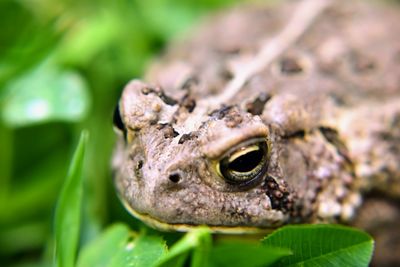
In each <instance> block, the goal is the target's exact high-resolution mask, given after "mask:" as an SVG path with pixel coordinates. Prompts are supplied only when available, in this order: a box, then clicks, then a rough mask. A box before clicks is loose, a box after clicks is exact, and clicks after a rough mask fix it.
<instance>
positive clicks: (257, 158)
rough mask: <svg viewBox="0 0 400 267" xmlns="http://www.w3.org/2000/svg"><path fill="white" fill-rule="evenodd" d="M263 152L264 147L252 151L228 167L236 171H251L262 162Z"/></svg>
mask: <svg viewBox="0 0 400 267" xmlns="http://www.w3.org/2000/svg"><path fill="white" fill-rule="evenodd" d="M263 154H264V153H263V151H262V149H258V150H255V151H251V152H249V153H246V154H244V155H243V156H241V157H238V158H237V159H235V160H234V161H232V162H231V163H229V165H228V168H229V169H230V170H232V171H236V172H249V171H251V170H253V169H254V168H255V167H257V165H258V164H259V163H260V162H261V160H262V158H263Z"/></svg>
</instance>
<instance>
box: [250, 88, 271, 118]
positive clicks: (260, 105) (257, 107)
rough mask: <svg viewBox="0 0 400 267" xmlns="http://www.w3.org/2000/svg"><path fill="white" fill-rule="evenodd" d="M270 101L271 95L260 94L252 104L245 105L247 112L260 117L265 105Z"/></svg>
mask: <svg viewBox="0 0 400 267" xmlns="http://www.w3.org/2000/svg"><path fill="white" fill-rule="evenodd" d="M270 99H271V95H269V94H267V93H261V94H260V95H259V96H258V97H257V98H256V99H255V100H254V101H253V102H251V103H247V104H246V110H247V112H249V113H251V114H253V115H261V114H262V112H263V110H264V106H265V103H267V102H268V100H270Z"/></svg>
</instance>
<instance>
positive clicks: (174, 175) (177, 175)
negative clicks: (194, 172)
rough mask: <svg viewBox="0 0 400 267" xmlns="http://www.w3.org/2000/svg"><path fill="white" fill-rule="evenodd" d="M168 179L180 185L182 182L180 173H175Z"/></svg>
mask: <svg viewBox="0 0 400 267" xmlns="http://www.w3.org/2000/svg"><path fill="white" fill-rule="evenodd" d="M168 178H169V180H170V181H171V182H173V183H178V182H179V181H180V180H181V176H180V175H179V174H178V173H173V174H171V175H170V176H169V177H168Z"/></svg>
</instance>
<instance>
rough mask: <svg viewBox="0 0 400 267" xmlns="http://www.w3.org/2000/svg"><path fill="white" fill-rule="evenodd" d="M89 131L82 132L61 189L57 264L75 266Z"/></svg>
mask: <svg viewBox="0 0 400 267" xmlns="http://www.w3.org/2000/svg"><path fill="white" fill-rule="evenodd" d="M87 139H88V133H87V132H86V131H84V132H82V134H81V137H80V140H79V144H78V147H77V149H76V150H75V153H74V156H73V158H72V162H71V165H70V169H69V172H68V175H67V178H66V180H65V183H64V185H63V188H62V190H61V194H60V197H59V200H58V204H57V209H56V216H55V242H56V251H55V252H56V253H55V256H56V264H57V266H58V267H73V266H75V259H76V252H77V248H78V242H79V230H80V221H81V204H82V191H83V189H82V186H83V183H82V182H83V177H82V176H83V161H84V155H85V148H86V143H87Z"/></svg>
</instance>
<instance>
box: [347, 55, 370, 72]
mask: <svg viewBox="0 0 400 267" xmlns="http://www.w3.org/2000/svg"><path fill="white" fill-rule="evenodd" d="M349 60H350V64H351V68H352V70H353V71H354V72H356V73H365V72H367V71H370V70H373V69H374V68H375V64H374V62H373V61H372V60H371V59H370V58H368V57H367V56H365V55H362V54H360V53H359V52H355V51H353V52H352V53H350V56H349Z"/></svg>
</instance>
